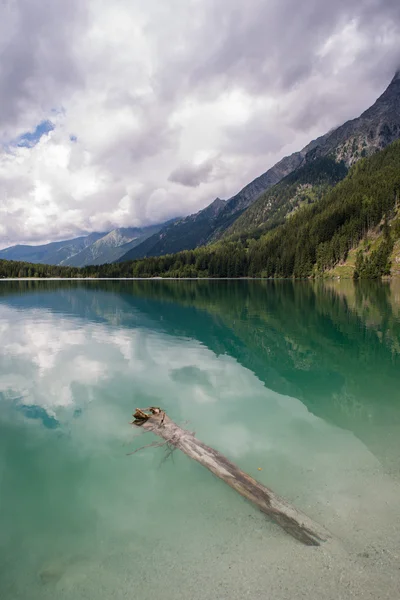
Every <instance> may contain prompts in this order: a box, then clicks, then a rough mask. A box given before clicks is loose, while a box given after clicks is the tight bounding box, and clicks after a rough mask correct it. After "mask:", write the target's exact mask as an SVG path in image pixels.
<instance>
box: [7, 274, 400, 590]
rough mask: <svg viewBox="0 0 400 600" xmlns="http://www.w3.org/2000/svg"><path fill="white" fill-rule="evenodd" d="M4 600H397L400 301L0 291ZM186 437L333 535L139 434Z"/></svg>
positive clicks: (359, 291) (161, 287)
mask: <svg viewBox="0 0 400 600" xmlns="http://www.w3.org/2000/svg"><path fill="white" fill-rule="evenodd" d="M0 331H1V342H2V343H1V347H0V598H1V599H2V600H19V599H21V600H36V599H39V598H40V599H50V598H51V599H54V598H57V599H60V600H64V599H65V600H72V599H73V600H79V599H83V598H85V599H86V598H88V599H89V598H97V599H101V598H104V599H109V598H111V597H112V598H116V599H120V598H121V599H122V598H135V599H136V598H137V599H140V600H157V599H160V600H161V599H163V600H180V599H182V600H183V599H185V600H187V599H189V598H190V599H191V600H197V599H198V600H200V599H201V600H216V599H217V600H227V599H230V600H231V599H232V600H235V599H243V598H251V599H254V600H257V599H264V598H271V599H276V600H286V599H288V600H289V599H290V600H293V599H297V598H307V599H308V600H314V599H315V600H317V599H318V600H325V599H326V600H328V599H329V600H330V599H332V600H339V599H343V600H347V599H348V598H360V599H361V598H363V599H367V600H378V599H385V600H389V599H390V600H392V599H394V600H395V599H397V598H398V597H399V589H400V460H399V459H400V435H399V434H400V287H397V284H392V285H389V284H372V283H367V284H363V285H358V286H354V285H353V284H352V283H350V282H341V283H327V284H323V283H319V284H312V283H310V282H294V283H293V282H284V281H281V282H250V281H225V282H224V281H215V282H213V281H182V282H179V281H130V282H128V281H126V282H117V281H112V282H105V281H102V282H95V281H93V282H83V281H82V282H72V281H65V282H62V281H59V282H58V281H57V282H56V281H52V282H46V281H41V282H36V281H35V282H34V281H31V282H0ZM149 405H156V406H161V407H162V408H163V409H165V410H166V411H167V412H168V414H169V415H170V417H171V418H173V419H174V420H175V421H177V422H178V423H179V424H181V425H184V426H185V427H187V428H188V429H190V430H191V431H195V432H196V435H197V437H199V438H200V439H201V440H203V441H204V442H206V443H208V444H209V445H211V446H213V447H215V448H216V449H218V450H219V451H220V452H222V453H224V454H225V455H226V456H227V457H228V458H229V459H231V460H232V461H233V462H235V463H237V464H238V465H239V466H240V467H241V468H243V469H244V470H245V471H247V472H249V473H250V474H251V475H253V476H255V477H256V478H257V479H259V480H260V481H262V482H263V483H264V484H266V485H268V486H270V487H271V488H273V489H274V491H276V492H277V493H279V494H280V495H282V496H284V497H285V498H286V499H287V500H289V501H291V502H292V503H293V504H295V505H296V506H297V507H299V508H300V509H302V510H303V511H304V512H306V513H307V514H308V515H309V516H310V517H312V518H313V519H314V520H316V521H318V522H320V523H321V524H323V525H324V526H325V527H326V528H327V529H328V530H329V531H330V532H331V534H332V538H331V540H329V541H328V542H327V543H325V544H323V545H322V546H320V547H318V548H309V547H305V546H303V545H301V544H300V543H298V542H297V541H296V540H293V539H292V538H291V537H290V536H288V535H287V534H286V533H285V532H284V531H283V530H282V529H280V528H279V527H278V526H277V525H275V524H274V523H272V522H270V521H269V520H268V519H267V518H266V517H265V516H264V515H262V514H261V513H260V512H259V511H257V509H255V508H253V507H252V506H251V505H250V504H249V503H247V502H246V501H244V500H243V499H242V498H240V497H239V496H238V495H237V494H236V493H235V492H234V491H233V490H231V489H230V488H228V486H226V485H225V484H224V483H223V482H221V481H220V480H218V479H216V478H215V477H213V476H212V475H211V474H210V473H209V472H208V471H207V470H205V469H204V468H202V467H201V466H200V465H198V464H197V463H195V462H194V461H191V460H190V459H189V458H187V457H186V456H184V455H182V454H180V453H179V452H178V451H175V452H174V453H173V454H172V456H170V457H166V452H165V449H164V448H147V449H144V450H142V451H141V452H138V453H135V454H131V455H128V454H129V453H131V452H133V451H134V450H135V449H136V448H139V447H140V446H143V445H146V444H150V443H151V442H152V441H154V439H155V438H153V437H152V436H151V434H145V435H142V434H141V432H140V430H135V429H134V428H132V427H131V426H130V425H129V421H130V419H131V414H132V412H133V410H134V409H135V407H137V406H139V407H146V406H149Z"/></svg>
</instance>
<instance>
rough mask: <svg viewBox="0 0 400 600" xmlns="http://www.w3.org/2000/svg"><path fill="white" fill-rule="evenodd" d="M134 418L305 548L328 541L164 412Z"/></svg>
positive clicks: (300, 514)
mask: <svg viewBox="0 0 400 600" xmlns="http://www.w3.org/2000/svg"><path fill="white" fill-rule="evenodd" d="M146 411H149V412H146ZM133 417H134V420H133V421H132V424H133V425H136V426H138V427H143V429H145V430H146V431H151V432H153V433H154V434H156V435H158V436H160V437H161V438H163V439H164V440H165V442H166V443H168V444H170V445H172V446H174V447H175V448H178V449H179V450H181V451H182V452H184V453H185V454H186V455H187V456H189V457H190V458H193V459H194V460H196V461H197V462H199V463H200V464H201V465H203V466H204V467H206V468H207V469H208V470H209V471H211V472H212V473H213V474H214V475H216V476H217V477H219V478H220V479H222V480H223V481H225V483H227V484H228V485H229V486H230V487H231V488H233V489H234V490H236V491H237V492H238V493H239V494H240V495H241V496H243V497H244V498H246V499H247V500H249V501H250V502H252V503H253V504H255V505H256V506H257V507H258V508H259V509H260V510H261V511H262V512H263V513H265V514H267V515H268V516H269V517H271V518H272V519H273V520H274V521H275V522H276V523H278V525H280V526H281V527H282V528H283V529H284V530H285V531H287V533H289V534H290V535H292V536H293V537H294V538H296V539H297V540H299V541H300V542H302V543H303V544H306V545H308V546H319V545H320V543H321V542H323V541H326V540H327V538H328V537H329V534H328V533H327V531H326V530H325V529H324V528H323V527H321V525H319V524H317V523H315V522H314V521H312V520H311V519H310V518H309V517H308V516H307V515H305V514H304V513H303V512H301V511H300V510H298V509H297V508H295V507H294V506H292V505H291V504H289V503H288V502H287V501H286V500H284V499H283V498H281V497H280V496H278V495H277V494H275V492H273V491H272V490H271V489H269V488H267V487H266V486H264V485H263V484H262V483H260V482H258V481H257V480H256V479H254V478H253V477H251V476H250V475H248V474H247V473H245V472H244V471H242V470H241V469H239V467H237V466H236V465H235V464H234V463H232V462H230V461H229V460H228V459H227V458H226V457H225V456H224V455H223V454H221V453H220V452H218V451H217V450H214V449H213V448H210V447H209V446H207V445H206V444H203V442H201V441H200V440H198V439H197V438H196V437H195V436H194V435H193V433H191V432H190V431H187V430H185V429H182V428H181V427H179V425H177V424H176V423H174V422H173V421H172V420H171V419H170V418H169V417H168V415H166V413H165V411H163V410H161V408H158V407H154V406H151V407H149V408H146V409H140V408H138V409H136V412H135V413H134V414H133Z"/></svg>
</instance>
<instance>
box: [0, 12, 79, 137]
mask: <svg viewBox="0 0 400 600" xmlns="http://www.w3.org/2000/svg"><path fill="white" fill-rule="evenodd" d="M85 22H86V10H85V6H84V3H82V2H80V0H69V1H68V2H63V0H3V1H2V2H1V6H0V55H1V61H0V105H1V111H0V141H1V138H2V137H3V138H4V136H5V135H7V134H9V132H11V135H10V137H13V136H12V133H13V131H14V129H15V128H17V129H18V128H19V127H21V126H25V127H26V128H27V129H29V128H31V127H32V126H33V127H35V126H36V125H37V122H33V123H32V122H31V121H30V120H31V119H32V117H33V118H35V117H36V119H37V121H40V120H42V119H41V113H42V114H43V113H44V114H46V111H49V110H51V109H59V108H60V105H61V103H62V99H63V92H64V91H65V90H66V89H67V88H73V87H75V86H76V85H77V83H78V81H79V79H80V76H81V75H80V71H79V60H78V57H77V56H76V55H75V54H74V43H73V40H74V39H75V38H76V36H79V35H80V33H81V31H82V28H83V27H84V26H85ZM58 103H59V105H57V104H58Z"/></svg>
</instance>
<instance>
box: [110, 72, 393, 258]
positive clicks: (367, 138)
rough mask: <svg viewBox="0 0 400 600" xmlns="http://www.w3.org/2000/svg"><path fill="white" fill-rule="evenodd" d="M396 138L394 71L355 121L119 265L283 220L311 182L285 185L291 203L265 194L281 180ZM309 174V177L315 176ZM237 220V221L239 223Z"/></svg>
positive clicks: (366, 153) (377, 147) (153, 240)
mask: <svg viewBox="0 0 400 600" xmlns="http://www.w3.org/2000/svg"><path fill="white" fill-rule="evenodd" d="M399 137H400V71H398V72H397V73H396V74H395V76H394V78H393V80H392V81H391V83H390V85H389V86H388V88H387V89H386V91H385V92H384V93H383V94H382V95H381V96H380V97H379V98H378V99H377V101H376V102H375V103H374V105H373V106H372V107H371V108H369V109H368V110H366V111H365V112H364V113H362V115H361V116H360V117H358V118H356V119H352V120H350V121H347V122H346V123H344V125H341V126H340V127H338V128H336V129H334V130H333V131H330V132H328V133H327V134H325V135H323V136H321V137H319V138H317V139H316V140H313V141H312V142H310V144H308V145H307V146H305V147H304V148H303V149H302V150H301V151H300V152H295V153H294V154H292V155H290V156H286V157H285V158H283V159H282V160H280V161H279V162H278V163H277V164H276V165H275V166H273V167H272V168H271V169H269V170H268V171H266V172H265V173H264V174H263V175H261V176H260V177H257V178H256V179H255V180H254V181H252V182H251V183H249V184H248V185H246V186H245V187H244V188H243V189H242V190H241V191H240V192H239V193H238V194H236V196H233V197H232V198H230V199H229V200H227V201H226V202H225V203H224V205H219V208H218V211H217V212H216V213H215V212H214V211H213V210H211V211H210V208H211V209H212V207H213V204H214V203H212V204H211V205H210V206H208V207H206V208H205V209H203V210H201V211H199V212H198V213H197V214H195V215H191V216H189V217H186V218H184V219H181V220H180V221H178V222H176V223H175V224H174V226H170V227H166V228H164V229H162V230H161V231H160V232H159V233H158V234H157V235H156V236H152V237H151V238H149V239H148V240H146V243H145V244H144V245H141V244H140V245H138V246H137V247H136V248H135V250H134V251H133V252H129V253H127V254H126V255H124V256H122V257H121V258H120V259H119V260H120V261H124V260H130V259H134V258H143V257H146V256H161V255H164V254H169V253H174V252H178V251H180V250H190V249H193V248H196V247H198V246H202V245H205V244H207V243H210V242H214V241H216V240H218V239H220V238H221V237H223V236H224V235H226V234H228V233H241V232H244V231H246V230H247V229H254V228H255V227H257V226H259V225H262V224H264V223H266V222H267V221H268V218H269V216H271V218H275V217H276V212H277V209H279V210H280V219H282V218H283V217H284V216H285V214H286V213H285V210H284V209H283V208H282V205H283V204H286V207H287V209H288V210H287V212H288V213H290V212H291V211H292V210H293V208H296V207H297V206H298V205H299V204H301V200H300V201H299V196H301V190H302V187H301V186H303V189H304V186H307V185H310V186H311V187H312V186H313V180H310V181H305V180H304V171H303V172H302V173H300V174H299V182H298V185H297V187H296V185H295V183H296V182H295V178H294V180H292V181H291V182H290V185H291V191H292V197H291V198H288V196H287V191H288V190H287V186H283V187H282V188H281V189H277V190H276V191H275V192H274V194H272V195H271V194H270V193H269V192H268V190H269V189H270V188H271V187H272V186H276V184H278V183H279V182H280V181H281V180H282V179H283V178H284V177H286V176H288V175H290V174H292V173H295V172H296V171H297V170H298V169H301V168H303V167H305V165H307V164H310V163H312V162H313V161H315V160H318V159H323V158H327V159H330V160H332V161H335V162H337V163H343V164H344V165H345V166H346V167H349V166H351V165H352V164H354V163H355V162H357V160H359V159H360V158H363V157H366V156H370V155H371V154H373V153H374V152H376V151H378V150H381V149H382V148H385V147H386V146H387V145H388V144H390V143H391V142H393V141H394V140H396V139H398V138H399ZM319 164H322V163H319ZM315 170H316V169H314V170H311V171H310V172H311V173H313V174H314V175H315ZM343 174H344V173H343ZM335 182H336V181H334V182H333V183H335ZM282 190H284V192H283V197H282V196H281V195H280V192H281V191H282ZM314 192H315V194H314V196H315V197H318V190H314ZM214 202H215V201H214ZM243 213H244V214H243ZM241 215H243V217H242V219H241ZM225 232H226V233H225Z"/></svg>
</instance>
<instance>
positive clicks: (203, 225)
mask: <svg viewBox="0 0 400 600" xmlns="http://www.w3.org/2000/svg"><path fill="white" fill-rule="evenodd" d="M225 204H226V202H225V200H221V199H220V198H216V199H215V200H214V202H212V204H210V205H209V206H207V208H205V209H203V210H201V211H199V212H198V213H196V214H195V215H190V216H189V217H185V218H184V219H179V220H177V221H174V222H173V223H171V224H169V225H167V226H166V227H164V228H163V229H161V231H159V232H158V233H156V234H155V235H153V236H151V237H150V238H149V239H147V240H146V241H145V242H144V243H142V244H140V245H138V246H136V248H133V249H132V250H130V251H129V252H127V253H126V254H124V255H123V256H121V258H120V259H119V262H122V261H125V260H133V259H135V258H141V257H143V256H157V255H161V254H168V253H170V252H179V251H180V250H185V249H186V248H195V247H196V246H197V245H199V244H200V245H202V244H206V243H207V241H208V239H209V233H210V229H212V228H213V223H214V222H215V221H216V219H217V217H218V215H219V214H220V212H221V211H222V210H223V209H224V206H225Z"/></svg>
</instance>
